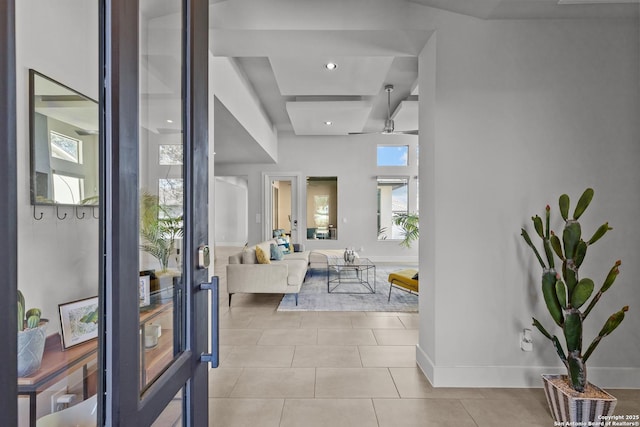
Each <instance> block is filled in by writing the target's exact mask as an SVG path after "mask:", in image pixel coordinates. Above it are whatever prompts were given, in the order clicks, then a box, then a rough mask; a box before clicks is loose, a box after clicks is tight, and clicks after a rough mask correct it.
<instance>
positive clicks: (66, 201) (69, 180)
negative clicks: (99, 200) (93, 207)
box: [53, 172, 84, 205]
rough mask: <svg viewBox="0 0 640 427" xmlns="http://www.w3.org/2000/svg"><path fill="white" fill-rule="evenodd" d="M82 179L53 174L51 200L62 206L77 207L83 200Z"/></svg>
mask: <svg viewBox="0 0 640 427" xmlns="http://www.w3.org/2000/svg"><path fill="white" fill-rule="evenodd" d="M83 188H84V178H79V177H75V176H69V175H62V174H59V173H56V172H53V199H54V201H55V202H56V203H60V204H63V205H77V204H79V203H80V201H81V200H82V199H83V191H82V190H83Z"/></svg>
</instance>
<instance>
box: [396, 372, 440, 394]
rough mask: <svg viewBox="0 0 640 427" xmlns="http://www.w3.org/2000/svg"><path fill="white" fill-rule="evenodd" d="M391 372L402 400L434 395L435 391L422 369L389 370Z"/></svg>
mask: <svg viewBox="0 0 640 427" xmlns="http://www.w3.org/2000/svg"><path fill="white" fill-rule="evenodd" d="M389 371H390V372H391V376H392V377H393V382H394V383H395V384H396V388H397V389H398V393H400V397H401V398H403V399H407V398H425V397H429V396H432V395H433V390H434V389H433V387H432V386H431V384H430V383H429V380H428V379H427V377H425V376H424V374H423V373H422V371H420V368H418V367H413V368H389Z"/></svg>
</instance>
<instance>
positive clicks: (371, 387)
mask: <svg viewBox="0 0 640 427" xmlns="http://www.w3.org/2000/svg"><path fill="white" fill-rule="evenodd" d="M373 397H386V398H398V397H399V396H398V392H397V390H396V387H395V385H394V383H393V380H392V379H391V374H390V373H389V370H388V369H385V368H317V369H316V398H373Z"/></svg>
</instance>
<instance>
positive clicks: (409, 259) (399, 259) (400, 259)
mask: <svg viewBox="0 0 640 427" xmlns="http://www.w3.org/2000/svg"><path fill="white" fill-rule="evenodd" d="M360 256H362V257H364V258H369V259H370V260H371V262H373V263H374V264H375V263H376V262H379V263H388V264H393V263H397V264H405V263H407V264H415V265H418V263H419V259H418V257H417V256H386V255H384V256H376V255H372V256H367V255H365V254H361V255H360Z"/></svg>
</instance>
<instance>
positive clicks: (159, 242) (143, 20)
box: [139, 0, 184, 392]
mask: <svg viewBox="0 0 640 427" xmlns="http://www.w3.org/2000/svg"><path fill="white" fill-rule="evenodd" d="M182 37H183V35H182V1H181V0H160V1H158V0H141V1H140V98H139V100H140V174H139V177H140V178H139V185H140V277H139V294H140V325H139V326H140V349H139V352H140V390H141V392H144V390H145V389H146V388H147V387H148V386H149V384H151V383H152V382H153V381H154V380H155V379H156V378H158V376H159V375H160V374H162V372H164V370H166V368H167V367H168V366H169V365H170V364H171V362H172V361H173V359H174V358H175V357H176V356H177V355H178V354H179V353H180V352H181V351H182V350H183V349H184V330H183V326H184V322H183V318H182V316H183V314H184V309H183V304H184V300H183V295H184V292H183V288H182V287H183V283H184V280H183V273H182V262H181V256H182V253H183V247H182V242H183V239H182V235H183V221H182V218H183V212H184V197H183V161H182V153H183V148H184V144H183V112H182V97H183V93H182V80H183V75H182V67H181V64H182Z"/></svg>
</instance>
